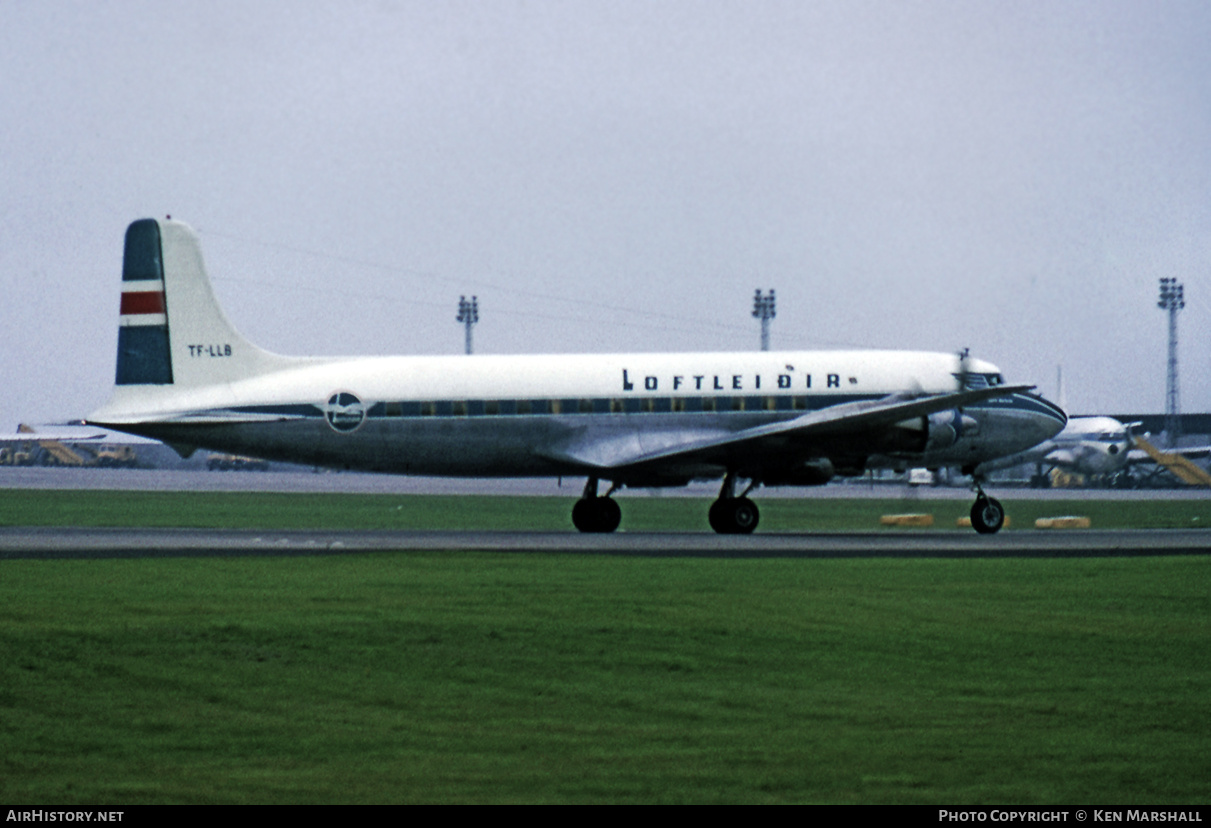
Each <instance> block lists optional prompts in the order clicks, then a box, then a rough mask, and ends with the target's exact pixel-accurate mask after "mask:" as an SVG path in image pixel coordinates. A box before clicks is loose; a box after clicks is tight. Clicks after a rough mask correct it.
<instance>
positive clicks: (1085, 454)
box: [978, 416, 1211, 487]
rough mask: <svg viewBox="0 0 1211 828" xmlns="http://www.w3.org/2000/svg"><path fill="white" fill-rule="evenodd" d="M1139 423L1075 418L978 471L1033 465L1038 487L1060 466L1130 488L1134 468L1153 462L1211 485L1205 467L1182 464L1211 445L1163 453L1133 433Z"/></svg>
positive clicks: (1187, 478) (1202, 454)
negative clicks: (1026, 447)
mask: <svg viewBox="0 0 1211 828" xmlns="http://www.w3.org/2000/svg"><path fill="white" fill-rule="evenodd" d="M1136 425H1138V424H1137V423H1126V424H1125V423H1122V422H1120V421H1119V420H1116V419H1115V418H1114V417H1102V416H1094V417H1071V418H1069V420H1068V424H1067V425H1066V426H1064V429H1063V430H1062V431H1061V432H1060V433H1059V434H1057V435H1055V436H1054V437H1052V438H1051V439H1049V440H1044V441H1043V442H1041V443H1039V444H1038V445H1036V446H1034V447H1033V448H1031V449H1028V450H1027V451H1024V452H1021V453H1019V454H1015V455H1011V456H1009V457H1003V458H1000V459H998V460H992V461H988V462H985V463H983V464H981V466H980V467H979V469H978V471H979V472H981V473H985V474H989V473H991V472H993V471H997V470H999V469H1007V468H1012V467H1013V466H1019V465H1024V464H1027V463H1029V464H1033V465H1034V466H1035V474H1034V476H1033V477H1032V478H1031V484H1032V485H1035V486H1047V485H1050V477H1049V476H1048V473H1047V472H1048V471H1050V470H1052V469H1060V470H1063V471H1066V472H1069V473H1072V474H1080V475H1083V476H1084V477H1085V478H1086V479H1087V480H1089V481H1091V482H1097V483H1102V484H1104V485H1108V486H1122V487H1130V486H1132V485H1134V483H1135V481H1134V479H1133V478H1132V476H1131V474H1130V470H1131V468H1132V467H1134V466H1140V465H1149V466H1152V467H1153V468H1154V469H1156V468H1157V467H1158V466H1160V467H1162V468H1168V470H1169V471H1172V472H1173V473H1174V474H1176V475H1178V476H1179V478H1180V479H1182V480H1183V481H1184V482H1187V483H1192V484H1195V485H1208V484H1211V478H1207V477H1206V472H1205V471H1203V470H1202V469H1199V468H1198V467H1197V466H1194V465H1193V464H1191V463H1185V464H1183V463H1181V460H1182V459H1185V460H1187V461H1188V460H1189V459H1190V458H1193V457H1206V456H1207V455H1208V454H1211V448H1208V447H1206V446H1196V447H1187V448H1178V449H1173V450H1172V451H1160V450H1158V449H1156V448H1155V447H1153V446H1152V444H1151V443H1149V442H1148V441H1147V440H1145V439H1144V438H1143V437H1137V436H1135V435H1134V434H1132V428H1133V427H1134V426H1136ZM1179 468H1180V471H1179ZM1200 472H1201V475H1202V477H1200V475H1199V473H1200ZM1204 478H1205V479H1204Z"/></svg>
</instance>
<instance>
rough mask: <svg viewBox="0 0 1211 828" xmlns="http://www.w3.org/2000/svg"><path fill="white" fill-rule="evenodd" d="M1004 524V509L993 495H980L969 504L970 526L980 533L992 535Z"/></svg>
mask: <svg viewBox="0 0 1211 828" xmlns="http://www.w3.org/2000/svg"><path fill="white" fill-rule="evenodd" d="M1004 525H1005V510H1004V509H1003V508H1002V507H1001V501H999V500H997V499H996V498H995V497H988V496H986V495H980V496H979V497H977V498H976V502H975V503H973V504H972V506H971V528H972V529H975V530H976V531H977V532H979V533H980V534H981V535H994V534H996V533H997V532H999V531H1000V530H1001V527H1002V526H1004Z"/></svg>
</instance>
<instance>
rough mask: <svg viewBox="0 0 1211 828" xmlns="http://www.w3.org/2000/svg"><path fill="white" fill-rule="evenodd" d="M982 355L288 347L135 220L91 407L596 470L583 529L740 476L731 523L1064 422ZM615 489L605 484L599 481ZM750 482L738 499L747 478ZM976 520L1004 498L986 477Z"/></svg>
mask: <svg viewBox="0 0 1211 828" xmlns="http://www.w3.org/2000/svg"><path fill="white" fill-rule="evenodd" d="M1032 387H1033V386H1026V385H1017V386H1009V385H1005V384H1004V379H1003V377H1002V376H1001V373H1000V371H998V370H997V368H996V366H994V365H992V364H990V363H988V362H984V361H982V360H977V359H969V358H967V357H966V354H963V355H962V356H961V357H959V358H956V357H955V355H953V354H939V353H916V352H900V351H824V352H799V351H795V352H769V351H760V352H755V353H698V354H618V355H576V356H569V355H560V356H436V357H360V358H352V357H285V356H279V355H277V354H272V353H269V352H267V351H264V350H262V349H261V348H258V347H257V346H255V345H253V344H251V343H250V342H248V341H247V340H246V339H245V338H244V337H243V336H241V335H240V334H239V333H238V332H237V331H236V330H235V329H234V328H233V327H232V325H231V324H230V323H229V322H228V321H227V319H226V317H225V316H224V315H223V312H222V310H221V309H220V307H219V305H218V303H217V302H216V300H215V298H214V294H213V292H212V291H211V287H210V281H209V279H208V277H207V275H206V271H205V268H204V266H203V262H202V254H201V248H200V246H199V244H198V240H197V237H196V236H195V234H194V232H193V231H192V230H191V229H190V228H189V227H188V226H187V225H185V224H182V223H180V222H175V221H169V220H165V221H160V220H156V219H143V220H140V221H136V222H134V223H133V224H131V225H130V227H129V228H128V229H127V231H126V249H125V258H124V262H123V272H122V302H121V316H120V323H119V328H118V364H117V379H116V385H115V387H114V391H113V394H112V396H111V397H110V399H109V401H108V402H107V403H106V404H105V405H104V406H103V407H102V408H100V409H99V410H98V411H96V412H94V413H93V414H92V416H90V417H89V418H88V422H89V423H92V424H95V425H99V426H102V427H105V428H113V429H116V430H119V431H127V432H130V433H133V434H139V435H144V436H148V437H154V438H156V439H159V440H163V441H164V442H166V443H169V444H170V445H173V446H174V447H176V448H178V450H180V451H182V452H183V453H187V452H189V451H191V450H193V449H196V448H199V447H202V448H207V449H211V450H215V451H221V452H228V453H232V454H241V455H253V456H257V457H263V458H266V459H272V460H285V461H290V462H296V463H306V464H311V465H320V466H328V467H335V468H343V469H360V470H368V471H380V472H392V473H398V474H417V475H447V476H467V477H492V476H498V477H525V476H541V477H548V476H549V477H553V476H557V475H563V476H580V475H583V476H585V477H586V478H587V482H586V484H585V488H584V494H583V496H582V497H581V498H580V500H579V501H577V503H576V504H575V507H574V508H573V510H572V520H573V523H574V524H575V525H576V527H577V528H578V529H579V530H580V531H582V532H612V531H614V530H615V529H616V528H617V527H618V525H619V522H620V519H621V510H620V509H619V507H618V504H617V503H616V502H615V501H614V499H613V498H612V497H610V495H611V494H613V492H614V491H616V490H617V489H619V488H620V487H623V486H631V487H652V486H680V485H685V484H686V483H688V482H689V481H690V480H692V479H702V478H715V479H718V478H722V479H723V485H722V488H721V491H720V494H719V497H718V499H717V500H715V502H714V503H713V505H712V506H711V508H710V512H709V519H710V520H709V522H710V525H711V527H712V528H713V529H714V530H715V531H716V532H721V533H748V532H752V531H753V529H755V528H756V526H757V521H758V510H757V506H756V504H754V503H753V502H752V501H751V500H750V499H749V498H748V496H747V495H748V493H749V492H750V491H751V490H752V489H753V488H754V487H756V486H758V485H806V486H812V485H821V484H823V483H826V482H827V481H828V480H829V479H831V478H832V477H833V476H834V475H837V474H840V475H858V474H861V473H862V472H863V471H864V470H865V469H867V468H874V467H882V466H894V467H901V466H926V467H939V466H959V467H962V468H963V469H964V473H967V474H970V473H974V471H975V468H976V466H977V465H978V464H980V463H982V462H984V461H987V460H990V459H992V458H996V457H1001V456H1004V455H1007V454H1014V453H1016V452H1020V451H1022V450H1024V449H1026V448H1028V447H1030V446H1033V445H1035V444H1036V443H1039V442H1040V441H1042V440H1046V439H1047V438H1049V437H1051V436H1053V435H1054V434H1056V433H1057V432H1058V431H1059V430H1060V429H1061V428H1063V426H1064V423H1065V421H1066V416H1065V414H1064V412H1063V411H1062V410H1061V409H1060V408H1059V407H1058V406H1056V405H1054V404H1052V403H1050V402H1048V401H1046V400H1044V399H1043V398H1042V397H1040V396H1037V395H1035V394H1032V393H1028V392H1029V390H1030V389H1031V388H1032ZM602 480H605V481H608V482H610V483H611V486H610V489H609V490H608V491H607V492H606V493H605V494H604V495H599V494H598V484H599V481H602ZM738 480H747V481H748V485H747V487H746V488H745V489H743V491H740V492H739V493H737V481H738ZM974 483H975V489H976V491H977V498H976V501H975V504H974V505H973V507H972V522H973V525H974V526H975V528H976V529H977V531H979V532H982V533H992V532H996V531H997V530H998V529H1000V527H1001V525H1002V523H1003V522H1004V510H1003V509H1002V507H1001V504H1000V503H999V502H998V501H997V500H996V499H995V498H992V497H989V496H987V495H986V494H985V493H984V491H983V488H982V486H981V478H979V477H978V476H975V477H974Z"/></svg>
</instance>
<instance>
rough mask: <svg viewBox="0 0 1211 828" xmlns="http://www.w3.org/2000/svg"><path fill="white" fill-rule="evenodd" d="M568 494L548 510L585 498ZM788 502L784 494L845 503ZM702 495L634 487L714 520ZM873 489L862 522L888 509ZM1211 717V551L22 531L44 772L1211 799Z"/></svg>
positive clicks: (767, 793) (16, 642) (9, 716)
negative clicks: (160, 551)
mask: <svg viewBox="0 0 1211 828" xmlns="http://www.w3.org/2000/svg"><path fill="white" fill-rule="evenodd" d="M21 497H24V495H22V496H21ZM21 497H17V496H15V494H14V493H12V492H6V493H4V497H3V498H0V501H8V504H7V505H5V506H4V511H3V520H4V522H7V523H13V522H25V523H29V522H31V521H32V519H33V518H34V517H37V516H39V515H41V514H43V510H48V509H49V510H50V511H52V512H55V511H56V510H57V513H58V514H60V515H61V516H62V518H63V520H64V522H66V523H74V524H78V525H89V524H91V525H97V524H98V523H107V522H108V523H114V522H122V520H129V519H130V517H129V515H137V516H138V521H146V522H149V523H151V524H153V525H202V526H205V525H218V524H224V523H227V522H230V523H235V524H237V525H256V526H283V525H306V526H329V525H332V526H357V525H363V524H366V525H371V526H376V527H378V526H392V525H397V526H398V525H404V526H407V525H416V526H426V527H431V526H434V525H448V524H445V523H442V522H443V521H455V520H459V521H460V522H462V521H465V520H466V515H467V514H468V511H467V510H465V509H460V508H459V504H462V505H463V506H466V505H467V504H468V503H470V504H472V505H475V506H476V509H474V510H471V513H472V514H474V515H475V521H476V524H475V525H479V522H483V523H484V524H486V525H500V524H496V523H493V521H495V520H502V521H504V520H513V521H516V520H518V519H519V517H518V513H519V511H520V512H524V511H525V510H524V509H519V504H518V503H517V502H513V503H503V502H502V501H505V500H506V499H502V498H392V497H388V496H366V497H361V496H343V497H333V496H322V497H317V498H315V499H311V498H309V497H308V496H296V495H283V496H280V499H279V498H278V496H265V495H255V496H250V495H242V494H240V495H222V496H219V495H210V494H206V495H200V494H189V495H167V494H155V495H149V494H138V493H121V494H109V493H92V494H81V493H47V492H38V493H34V494H33V496H32V497H30V498H29V499H28V500H26V501H25V502H23V503H22V504H21V505H19V506H17V507H14V506H13V505H11V501H12V500H20V499H21ZM295 498H298V499H300V500H302V501H304V505H301V506H295V505H291V501H292V500H294V499H295ZM345 498H349V499H348V500H345ZM90 500H91V501H92V507H91V509H90V508H89V507H88V501H90ZM48 504H49V505H48ZM120 504H127V506H126V507H122V506H121V505H120ZM334 504H335V505H334ZM400 505H403V506H405V507H408V506H420V508H419V509H411V508H404V509H396V506H400ZM567 505H568V504H567V502H566V501H563V500H551V501H548V500H547V499H537V500H536V501H533V502H531V506H532V509H531V510H530V511H529V512H528V513H526V514H524V515H522V517H526V518H527V519H528V520H531V521H534V522H536V523H538V524H539V525H540V526H544V527H547V528H554V529H560V528H566V527H567V521H568V519H567V514H566V512H567ZM762 505H763V506H766V505H768V506H769V509H768V510H767V514H768V515H769V520H770V522H771V523H774V522H776V521H777V520H781V519H782V517H779V516H778V515H779V514H780V510H781V508H782V506H786V508H787V511H786V512H785V513H784V516H785V517H787V518H788V519H794V520H798V519H801V518H804V517H805V516H810V517H811V518H812V519H824V517H823V516H824V514H825V512H826V511H827V509H828V507H830V506H831V507H834V508H835V507H836V506H837V503H836V502H819V501H813V502H810V504H809V503H808V502H792V501H783V502H780V503H776V502H775V501H766V502H763V504H762ZM927 505H928V506H929V507H936V506H942V505H943V504H938V503H934V502H930V503H928V504H927ZM945 505H948V506H950V505H953V506H955V507H959V508H962V507H963V506H964V505H965V504H963V503H955V504H945ZM1043 505H1044V506H1047V507H1049V511H1048V513H1050V514H1056V513H1058V512H1057V511H1052V509H1054V507H1055V504H1043ZM1085 505H1089V504H1085ZM1112 505H1113V507H1114V508H1115V509H1116V510H1118V511H1120V512H1122V511H1126V510H1125V509H1123V504H1120V503H1115V504H1112ZM1180 505H1181V507H1182V508H1189V509H1195V510H1197V509H1200V508H1202V507H1201V505H1199V504H1197V503H1192V504H1184V503H1182V504H1180ZM703 506H704V504H702V503H699V502H696V501H693V500H689V501H683V500H681V499H673V498H669V499H651V500H648V499H642V498H640V499H635V500H631V501H628V502H627V504H626V508H627V509H628V510H629V511H633V512H634V513H635V518H634V519H635V520H636V521H639V520H640V518H641V517H642V519H643V520H649V519H650V520H657V519H659V518H661V515H662V513H661V511H660V510H665V509H667V510H671V511H670V512H666V513H663V519H675V520H679V521H680V520H684V521H685V525H684V527H683V528H693V529H697V528H698V524H699V522H700V521H701V514H700V512H701V511H702V508H703ZM851 507H852V508H854V509H856V510H857V511H858V512H859V513H860V514H861V520H862V521H863V522H865V521H867V520H868V518H869V516H868V512H869V513H870V514H873V515H874V516H875V517H874V518H869V519H871V520H877V515H878V514H879V512H880V509H882V506H880V505H878V504H874V503H872V502H870V501H865V502H858V503H856V504H850V505H849V506H846V507H845V508H851ZM122 508H129V510H130V512H129V514H128V515H126V516H122V515H121V514H115V512H120V511H121V509H122ZM801 508H802V509H806V511H800V509H801ZM1174 508H1175V509H1176V508H1177V507H1176V506H1175V507H1174ZM275 509H277V510H278V511H276V512H275V511H274V510H275ZM282 509H284V510H286V514H284V515H283V514H282V513H281V511H280V510H282ZM649 509H650V510H652V511H648V510H649ZM817 509H818V510H820V511H819V512H816V511H815V510H817ZM493 510H496V511H493ZM896 511H904V509H902V508H900V509H896ZM828 513H829V514H832V513H833V512H828ZM1011 513H1013V514H1017V513H1016V512H1015V511H1013V507H1011ZM1085 513H1088V510H1086V511H1085ZM1149 514H1150V515H1153V518H1154V517H1155V514H1156V513H1155V512H1151V511H1150V512H1149ZM1185 514H1186V513H1181V512H1180V511H1174V512H1173V513H1172V514H1171V515H1170V517H1169V518H1166V519H1171V520H1173V521H1175V522H1177V524H1178V525H1186V524H1183V523H1181V521H1182V519H1183V516H1184V515H1185ZM669 515H673V518H669ZM22 516H24V517H26V518H28V519H27V520H19V519H18V518H20V517H22ZM1153 518H1149V519H1153ZM45 519H46V520H48V521H49V520H51V518H49V517H47V518H45ZM505 525H509V524H507V523H506V524H505ZM1095 525H1096V524H1095ZM1208 747H1211V560H1209V559H1208V558H1204V557H1160V558H1157V557H1149V558H1139V559H1135V558H1105V559H1096V558H1095V559H1071V560H1069V559H986V558H983V559H974V560H949V559H929V558H921V559H913V560H899V559H897V560H889V559H873V560H837V559H828V560H808V559H804V560H789V559H745V560H728V559H713V558H712V559H707V558H702V559H695V558H670V559H653V558H617V557H606V556H571V555H531V554H509V555H492V554H483V553H463V552H459V553H410V552H406V551H401V552H391V553H380V554H372V555H361V554H358V555H335V556H316V557H302V558H298V557H291V558H193V559H190V558H160V559H138V560H132V559H121V560H79V561H66V560H43V561H33V560H10V561H3V562H0V800H2V801H5V802H8V803H10V804H14V805H18V804H28V805H46V804H47V803H53V804H54V805H55V806H66V805H96V806H102V805H115V806H122V805H135V804H140V803H348V802H367V803H370V802H388V803H394V802H401V803H407V802H490V803H494V802H579V803H583V802H608V803H648V802H660V803H687V802H688V803H713V802H720V803H784V802H834V803H909V804H945V805H947V806H948V807H957V806H971V805H1032V804H1033V805H1071V804H1073V803H1077V804H1079V803H1096V804H1098V805H1099V806H1103V805H1104V806H1111V805H1151V804H1155V805H1178V804H1193V805H1198V804H1202V803H1205V802H1206V801H1207V800H1208V798H1209V797H1211V774H1209V773H1208V762H1207V758H1206V757H1207V753H1208Z"/></svg>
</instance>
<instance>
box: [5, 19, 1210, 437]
mask: <svg viewBox="0 0 1211 828" xmlns="http://www.w3.org/2000/svg"><path fill="white" fill-rule="evenodd" d="M0 184H2V186H0V279H2V280H3V281H2V284H3V285H4V294H3V302H2V303H0V341H2V343H3V351H4V366H5V367H4V376H5V379H6V383H5V385H6V390H7V392H8V393H6V394H5V395H4V398H3V402H2V403H0V429H3V430H5V431H11V430H13V429H15V428H16V425H17V423H18V422H32V423H40V422H54V421H63V420H66V419H68V418H74V417H82V416H84V415H86V414H88V413H89V412H91V411H92V410H93V409H95V408H96V407H98V406H99V405H100V404H101V403H102V402H104V400H105V398H106V397H107V395H108V393H109V389H110V386H111V385H112V382H113V376H114V360H115V350H116V341H117V311H118V298H119V289H120V285H119V282H120V278H121V260H122V239H123V233H124V230H125V227H126V225H127V224H128V223H129V222H131V221H132V220H134V219H137V218H141V217H146V216H160V217H162V216H164V215H168V214H171V215H172V216H173V217H174V218H176V219H180V220H183V221H186V222H188V223H189V224H191V225H192V226H193V227H194V228H195V229H197V230H198V232H199V234H200V236H201V239H202V244H203V250H204V253H205V255H206V258H207V262H208V265H209V269H210V273H211V275H212V277H213V279H214V283H215V289H216V292H217V293H218V295H219V298H220V300H221V301H222V303H223V304H224V306H225V309H226V311H227V313H228V315H229V316H230V317H231V319H232V321H233V322H235V324H236V325H237V327H239V328H241V330H242V331H243V332H244V333H245V334H246V335H248V337H249V338H250V339H252V340H253V341H255V342H257V343H258V344H260V345H262V346H264V347H267V348H269V349H271V350H274V351H278V352H281V353H288V354H356V353H365V354H388V353H415V354H438V353H460V352H461V351H462V347H463V333H462V330H461V328H460V326H459V325H458V324H457V323H456V322H455V315H456V313H457V304H458V298H459V295H460V294H467V295H468V296H469V295H471V294H475V295H477V296H478V299H479V307H480V317H481V321H480V323H479V325H478V327H477V328H476V331H475V343H476V350H477V351H478V352H481V353H543V352H564V351H570V352H608V351H696V350H708V351H721V350H748V349H756V348H757V347H758V343H759V326H758V323H757V322H756V320H754V319H753V318H752V317H751V316H750V312H751V309H752V295H753V291H754V289H755V288H758V287H760V288H763V289H768V288H775V289H776V290H777V295H778V316H777V319H775V320H774V322H773V329H772V340H773V347H774V348H776V349H816V348H837V347H875V348H905V349H926V350H943V351H954V350H955V349H958V348H961V347H969V348H971V351H972V353H973V354H974V355H977V356H980V357H982V358H985V359H988V360H991V361H992V362H994V363H996V364H998V365H999V366H1000V367H1001V368H1002V369H1003V370H1004V372H1005V373H1006V374H1007V375H1008V377H1009V379H1010V380H1012V381H1014V382H1033V383H1037V384H1038V385H1039V387H1040V390H1042V391H1044V392H1045V393H1046V394H1047V395H1048V396H1051V397H1053V398H1054V397H1055V396H1056V372H1057V367H1059V366H1061V365H1062V366H1063V374H1064V384H1065V392H1066V398H1067V403H1068V407H1069V409H1070V410H1072V411H1073V412H1078V413H1095V412H1120V411H1122V412H1125V411H1131V412H1160V411H1163V410H1164V405H1165V364H1166V363H1165V361H1166V332H1167V323H1166V318H1165V314H1164V313H1163V312H1162V311H1161V310H1159V309H1158V308H1157V307H1156V301H1157V293H1158V291H1157V280H1158V278H1160V277H1162V276H1174V277H1177V278H1178V279H1181V280H1182V281H1183V282H1184V283H1185V291H1186V301H1187V307H1186V309H1185V310H1184V311H1183V312H1182V313H1181V315H1180V317H1179V327H1180V330H1181V334H1182V347H1181V352H1180V359H1181V391H1182V407H1183V409H1184V410H1186V411H1208V410H1211V364H1209V363H1211V355H1209V354H1208V343H1209V339H1211V4H1209V3H1207V2H1205V0H1191V1H1190V2H1165V1H1164V0H1146V1H1144V0H1141V1H1140V2H1113V1H1112V0H1091V2H1029V1H1028V0H1012V2H996V0H983V1H981V2H971V1H970V0H964V2H942V1H941V0H929V1H928V2H924V1H921V0H916V1H914V0H896V1H895V2H890V1H887V2H884V1H883V0H872V2H860V1H859V0H840V1H839V2H812V1H811V0H791V2H761V1H760V0H744V2H713V1H712V0H693V1H692V2H673V1H662V0H645V1H644V2H630V1H629V0H606V1H605V2H602V1H601V0H591V2H577V1H576V0H562V1H560V2H520V1H518V2H510V0H483V1H482V2H458V1H457V0H440V2H433V0H420V1H419V2H411V1H410V0H399V1H398V2H397V1H396V0H373V2H348V1H347V0H346V1H345V2H300V1H299V0H290V2H270V1H269V0H264V1H263V2H254V3H247V2H231V3H227V2H207V1H206V0H197V1H196V2H188V3H185V2H182V3H164V2H159V1H158V0H157V2H120V1H119V2H107V3H100V2H92V1H91V0H90V2H81V3H68V2H56V0H36V2H35V1H31V2H25V1H24V0H0Z"/></svg>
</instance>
